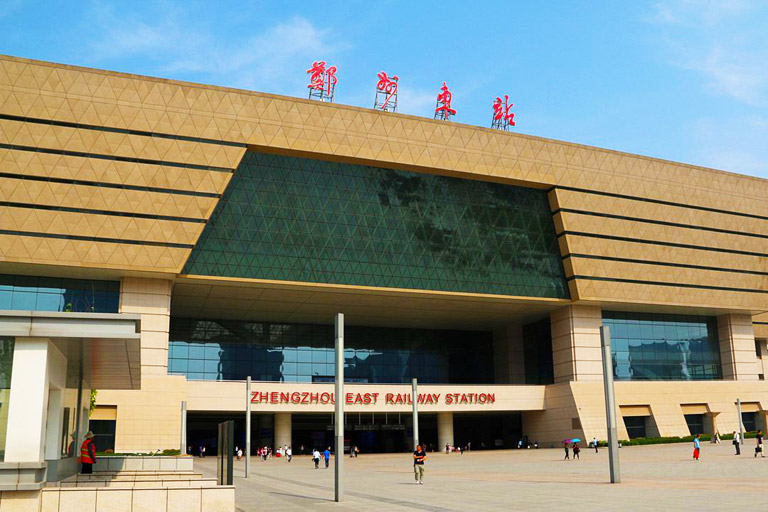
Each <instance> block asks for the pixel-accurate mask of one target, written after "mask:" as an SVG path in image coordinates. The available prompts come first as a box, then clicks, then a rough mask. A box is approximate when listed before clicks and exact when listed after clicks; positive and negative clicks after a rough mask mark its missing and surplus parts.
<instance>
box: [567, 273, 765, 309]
mask: <svg viewBox="0 0 768 512" xmlns="http://www.w3.org/2000/svg"><path fill="white" fill-rule="evenodd" d="M578 293H579V299H580V300H590V301H600V302H625V303H628V304H659V305H667V306H684V307H702V308H733V309H745V310H763V309H766V308H768V294H763V293H749V292H732V291H727V290H705V289H700V288H684V287H680V286H655V285H647V284H635V283H620V282H608V281H588V280H584V279H581V280H579V282H578Z"/></svg>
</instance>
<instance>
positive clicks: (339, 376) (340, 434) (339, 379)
mask: <svg viewBox="0 0 768 512" xmlns="http://www.w3.org/2000/svg"><path fill="white" fill-rule="evenodd" d="M334 326H335V331H336V333H335V334H336V396H335V399H336V415H335V422H336V424H335V425H334V427H335V434H336V460H335V461H334V497H335V500H336V501H337V502H338V501H341V499H342V498H343V496H344V485H343V483H342V481H341V476H342V469H343V465H344V314H343V313H336V318H335V320H334Z"/></svg>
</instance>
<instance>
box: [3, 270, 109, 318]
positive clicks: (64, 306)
mask: <svg viewBox="0 0 768 512" xmlns="http://www.w3.org/2000/svg"><path fill="white" fill-rule="evenodd" d="M119 304H120V283H119V282H118V281H91V280H84V279H58V278H52V277H36V276H11V275H0V309H13V310H29V311H66V312H75V313H117V312H118V309H119Z"/></svg>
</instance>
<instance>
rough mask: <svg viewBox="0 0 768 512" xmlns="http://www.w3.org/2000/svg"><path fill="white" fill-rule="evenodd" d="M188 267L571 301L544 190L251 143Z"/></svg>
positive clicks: (223, 272)
mask: <svg viewBox="0 0 768 512" xmlns="http://www.w3.org/2000/svg"><path fill="white" fill-rule="evenodd" d="M184 273H185V274H194V275H211V276H223V277H240V278H257V279H274V280H288V281H301V282H312V283H334V284H348V285H360V286H375V287H392V288H411V289H424V290H441V291H455V292H472V293H491V294H503V295H519V296H532V297H551V298H568V287H567V284H566V281H565V277H564V271H563V266H562V260H561V258H560V252H559V249H558V245H557V238H556V236H555V229H554V224H553V221H552V213H551V211H550V208H549V203H548V200H547V193H546V191H544V190H537V189H528V188H521V187H515V186H510V185H503V184H498V183H488V182H483V181H473V180H464V179H457V178H450V177H445V176H435V175H429V174H419V173H412V172H405V171H397V170H392V169H382V168H375V167H368V166H364V165H352V164H345V163H335V162H327V161H323V160H314V159H307V158H297V157H289V156H282V155H273V154H264V153H258V152H255V151H249V152H247V153H246V155H245V157H244V159H243V161H242V162H241V164H240V166H239V167H238V169H237V170H236V171H235V174H234V176H233V178H232V181H231V183H230V185H229V187H228V188H227V190H226V192H225V193H224V195H223V197H222V198H221V200H220V201H219V204H218V206H217V207H216V210H215V211H214V213H213V215H212V217H211V219H210V221H209V222H208V224H207V226H206V227H205V230H204V231H203V233H202V235H201V237H200V240H199V241H198V243H197V245H196V246H195V248H194V250H193V251H192V254H191V256H190V258H189V260H188V261H187V264H186V266H185V268H184Z"/></svg>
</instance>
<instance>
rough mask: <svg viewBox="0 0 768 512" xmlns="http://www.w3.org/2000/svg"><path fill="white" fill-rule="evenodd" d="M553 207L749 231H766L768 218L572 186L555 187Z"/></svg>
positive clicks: (754, 232) (761, 232) (758, 232)
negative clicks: (604, 192) (629, 197)
mask: <svg viewBox="0 0 768 512" xmlns="http://www.w3.org/2000/svg"><path fill="white" fill-rule="evenodd" d="M557 207H558V208H567V209H572V210H581V211H586V212H595V213H603V214H608V215H619V216H624V217H633V218H639V219H647V220H653V221H659V222H672V223H676V224H686V225H690V226H699V227H709V228H716V229H723V230H729V231H739V232H743V233H752V234H762V235H764V234H766V233H768V218H766V219H755V218H750V217H744V216H741V215H730V214H727V213H719V212H712V211H706V210H698V209H691V208H684V207H681V206H672V205H664V204H658V203H651V202H647V201H642V200H632V199H625V198H621V197H611V196H604V195H597V194H589V193H585V192H577V191H572V190H558V191H557Z"/></svg>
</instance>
